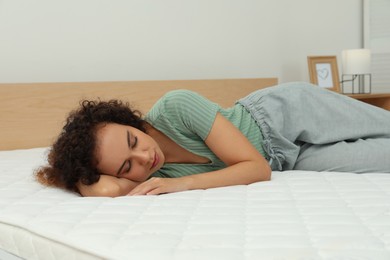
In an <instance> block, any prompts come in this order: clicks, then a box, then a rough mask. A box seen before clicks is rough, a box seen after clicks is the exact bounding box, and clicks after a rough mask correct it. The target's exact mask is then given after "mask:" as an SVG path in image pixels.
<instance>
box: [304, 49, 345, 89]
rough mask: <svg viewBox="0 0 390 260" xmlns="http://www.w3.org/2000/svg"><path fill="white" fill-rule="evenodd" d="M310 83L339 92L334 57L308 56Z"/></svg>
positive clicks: (337, 73)
mask: <svg viewBox="0 0 390 260" xmlns="http://www.w3.org/2000/svg"><path fill="white" fill-rule="evenodd" d="M307 62H308V65H309V75H310V82H311V83H313V84H315V85H317V86H319V87H321V88H326V89H329V90H332V91H335V92H340V81H339V70H338V67H337V58H336V56H308V57H307Z"/></svg>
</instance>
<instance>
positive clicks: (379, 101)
mask: <svg viewBox="0 0 390 260" xmlns="http://www.w3.org/2000/svg"><path fill="white" fill-rule="evenodd" d="M345 95H347V96H349V97H351V98H355V99H358V100H360V101H363V102H366V103H368V104H371V105H374V106H377V107H381V108H383V109H387V110H390V93H383V94H377V93H375V94H345Z"/></svg>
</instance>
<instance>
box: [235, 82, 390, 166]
mask: <svg viewBox="0 0 390 260" xmlns="http://www.w3.org/2000/svg"><path fill="white" fill-rule="evenodd" d="M238 103H240V104H242V105H243V106H244V107H245V108H246V109H247V110H248V111H249V112H250V113H251V114H252V116H253V118H254V119H255V120H256V122H257V124H258V125H259V127H260V128H261V131H262V133H263V137H264V145H263V147H264V150H265V151H266V152H267V154H268V156H269V158H267V159H269V162H270V165H271V168H272V169H273V170H291V169H296V170H313V171H344V172H356V173H364V172H383V173H389V172H390V112H389V111H387V110H384V109H381V108H378V107H375V106H371V105H369V104H366V103H363V102H361V101H358V100H355V99H353V98H349V97H347V96H344V95H341V94H337V93H335V92H332V91H329V90H326V89H322V88H320V87H318V86H314V85H311V84H308V83H305V82H294V83H286V84H282V85H278V86H275V87H271V88H266V89H263V90H258V91H255V92H253V93H251V94H250V95H248V96H247V97H245V98H242V99H240V100H239V101H238Z"/></svg>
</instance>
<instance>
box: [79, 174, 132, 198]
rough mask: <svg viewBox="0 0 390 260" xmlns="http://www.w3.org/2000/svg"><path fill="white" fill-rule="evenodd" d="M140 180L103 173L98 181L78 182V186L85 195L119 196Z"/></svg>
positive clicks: (126, 192) (127, 191) (125, 193)
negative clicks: (90, 182)
mask: <svg viewBox="0 0 390 260" xmlns="http://www.w3.org/2000/svg"><path fill="white" fill-rule="evenodd" d="M138 184H139V182H134V181H131V180H128V179H125V178H117V177H113V176H109V175H101V176H100V179H99V181H98V182H96V183H94V184H91V185H85V184H81V183H78V184H77V188H78V189H79V191H80V194H81V195H82V196H84V197H118V196H124V195H127V194H128V193H129V192H130V191H131V190H132V189H134V188H135V187H136V186H137V185H138Z"/></svg>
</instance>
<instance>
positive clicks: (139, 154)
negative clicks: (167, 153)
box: [96, 123, 165, 182]
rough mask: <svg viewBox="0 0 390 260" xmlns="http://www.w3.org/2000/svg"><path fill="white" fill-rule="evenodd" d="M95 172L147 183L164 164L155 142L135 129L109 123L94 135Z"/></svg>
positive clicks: (162, 155)
mask: <svg viewBox="0 0 390 260" xmlns="http://www.w3.org/2000/svg"><path fill="white" fill-rule="evenodd" d="M96 138H97V146H96V156H97V160H98V164H97V169H98V170H99V171H100V172H101V173H102V174H106V175H111V176H115V177H120V178H126V179H129V180H132V181H136V182H142V181H145V180H147V179H148V178H149V177H150V175H151V174H152V173H154V172H155V171H157V170H158V169H160V168H161V167H162V166H163V164H164V161H165V157H164V154H163V152H162V151H161V149H160V147H159V145H158V144H157V143H156V141H155V140H154V139H153V138H152V137H151V136H149V135H147V134H146V133H144V132H142V131H141V130H138V129H137V128H134V127H131V126H127V125H120V124H113V123H109V124H106V125H103V126H101V127H99V128H98V130H97V133H96Z"/></svg>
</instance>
